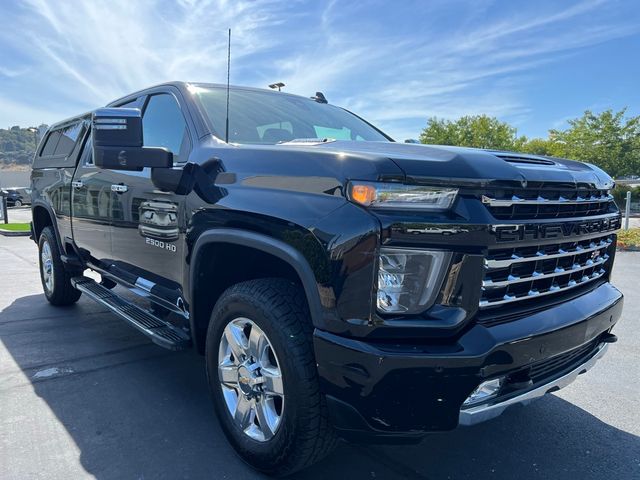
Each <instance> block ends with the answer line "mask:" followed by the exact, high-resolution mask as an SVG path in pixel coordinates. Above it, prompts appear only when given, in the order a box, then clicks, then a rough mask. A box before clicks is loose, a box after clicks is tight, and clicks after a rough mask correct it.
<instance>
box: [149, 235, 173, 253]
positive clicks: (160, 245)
mask: <svg viewBox="0 0 640 480" xmlns="http://www.w3.org/2000/svg"><path fill="white" fill-rule="evenodd" d="M144 242H145V243H146V244H147V245H153V246H154V247H158V248H163V249H165V250H168V251H169V252H175V251H176V250H177V248H176V246H175V245H174V244H173V243H168V242H163V241H161V240H156V239H154V238H149V237H145V238H144Z"/></svg>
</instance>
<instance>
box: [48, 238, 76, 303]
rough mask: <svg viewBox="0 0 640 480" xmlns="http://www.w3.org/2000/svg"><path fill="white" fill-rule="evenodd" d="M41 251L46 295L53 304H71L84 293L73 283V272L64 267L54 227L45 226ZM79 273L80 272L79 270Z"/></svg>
mask: <svg viewBox="0 0 640 480" xmlns="http://www.w3.org/2000/svg"><path fill="white" fill-rule="evenodd" d="M38 247H39V251H40V255H39V259H40V280H41V281H42V288H43V289H44V295H45V297H47V300H48V301H49V303H51V304H52V305H71V304H72V303H75V302H77V301H78V299H79V298H80V295H82V293H81V292H80V291H79V290H76V289H75V288H74V287H73V285H72V284H71V278H72V277H73V274H72V273H70V272H68V271H67V270H66V269H65V268H64V264H63V263H62V260H61V259H60V250H59V248H58V242H57V240H56V236H55V232H54V231H53V228H52V227H45V228H43V229H42V233H41V234H40V240H39V241H38ZM78 274H79V272H78Z"/></svg>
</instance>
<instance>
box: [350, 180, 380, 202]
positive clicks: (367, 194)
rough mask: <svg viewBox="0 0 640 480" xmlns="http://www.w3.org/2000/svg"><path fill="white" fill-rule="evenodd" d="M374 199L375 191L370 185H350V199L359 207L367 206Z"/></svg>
mask: <svg viewBox="0 0 640 480" xmlns="http://www.w3.org/2000/svg"><path fill="white" fill-rule="evenodd" d="M375 198H376V189H375V188H374V187H373V186H372V185H358V184H357V183H355V184H352V185H351V199H352V200H353V201H355V202H358V203H359V204H361V205H364V206H365V207H366V206H369V205H371V204H372V203H373V201H374V200H375Z"/></svg>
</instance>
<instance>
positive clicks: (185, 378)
mask: <svg viewBox="0 0 640 480" xmlns="http://www.w3.org/2000/svg"><path fill="white" fill-rule="evenodd" d="M0 266H1V268H2V275H1V276H0V478H1V479H3V480H28V479H47V480H56V479H60V480H68V479H74V480H79V479H86V478H98V479H114V480H115V479H117V480H122V479H131V480H137V479H147V480H149V479H170V480H175V479H183V478H184V479H187V478H188V479H250V478H263V477H262V476H260V475H258V474H256V473H255V472H254V471H253V470H251V469H250V468H248V467H247V466H245V465H244V464H243V463H242V462H241V461H240V460H239V459H238V458H237V457H236V456H235V455H234V453H233V451H232V450H231V448H230V447H229V446H228V445H227V443H226V441H225V439H224V437H223V435H222V432H221V431H220V428H219V427H218V424H217V421H216V419H215V414H214V412H213V409H212V405H211V402H210V399H209V394H208V391H207V385H206V379H205V374H204V362H203V359H202V358H201V357H199V356H198V355H196V354H195V353H192V352H182V353H172V352H169V351H166V350H163V349H161V348H160V347H157V346H155V345H153V344H151V343H150V342H149V341H148V340H147V339H146V338H145V337H144V336H142V335H140V334H138V333H137V332H136V331H134V330H133V329H132V328H130V327H128V326H127V325H126V324H125V323H124V322H122V321H121V320H119V319H117V318H116V317H115V316H113V315H112V314H110V313H108V312H106V311H105V310H104V309H103V308H102V307H100V306H98V305H97V304H95V303H94V302H92V301H91V300H88V299H86V298H82V299H81V300H80V301H79V302H78V304H77V305H75V306H72V307H68V308H54V307H52V306H50V305H49V304H48V303H47V302H46V300H45V299H44V296H43V295H42V290H41V286H40V281H39V277H38V270H37V251H36V246H35V244H34V243H33V242H32V241H30V240H28V239H26V238H5V237H0ZM639 272H640V253H626V252H620V253H618V254H617V264H616V267H615V272H614V280H615V283H616V285H617V286H618V287H619V288H621V289H622V290H623V292H625V293H626V295H627V297H626V306H625V311H624V318H623V319H622V320H621V322H620V324H619V325H618V326H617V327H616V329H615V333H616V334H617V335H618V336H619V337H620V341H619V342H618V343H617V344H615V345H612V347H611V348H610V349H609V353H608V354H607V356H605V358H604V359H603V360H601V361H600V362H599V363H598V364H597V365H596V367H595V368H594V369H593V370H591V371H590V372H589V373H587V374H586V375H584V376H581V377H580V378H579V379H578V380H577V381H576V382H575V383H574V384H573V385H571V386H569V387H567V388H566V389H565V390H562V391H561V392H559V393H557V394H554V395H548V396H547V397H545V398H543V399H542V400H540V401H538V402H536V403H534V404H532V405H530V406H529V407H527V408H516V409H513V410H512V411H508V412H506V413H505V414H504V415H503V416H502V417H500V418H498V419H496V420H493V421H491V422H489V423H485V424H483V425H478V426H475V427H471V428H462V429H458V430H456V431H453V432H449V433H443V434H436V435H432V436H429V437H427V438H426V439H425V440H424V441H423V442H422V443H421V444H419V445H413V446H360V445H349V444H346V443H342V444H340V445H339V447H338V449H337V450H336V451H335V452H334V453H333V454H332V455H331V456H330V457H328V458H327V459H325V460H324V461H322V462H321V463H319V464H318V465H316V466H315V467H312V468H311V469H309V470H308V471H305V472H302V473H300V474H298V475H296V476H294V478H296V479H323V480H325V479H327V478H332V479H336V480H337V479H343V478H348V479H350V480H358V479H374V478H377V479H401V478H409V479H474V480H475V479H483V478H491V479H513V478H517V479H518V480H529V479H532V480H533V479H547V478H549V479H551V478H553V479H571V480H574V479H581V480H590V479H593V480H596V479H597V480H601V479H608V478H612V479H613V478H615V479H634V478H635V479H637V478H640V328H639V325H638V318H640V295H639V294H638V293H637V292H638V280H640V273H639ZM400 394H401V392H400Z"/></svg>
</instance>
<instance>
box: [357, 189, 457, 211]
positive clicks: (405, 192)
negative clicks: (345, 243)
mask: <svg viewBox="0 0 640 480" xmlns="http://www.w3.org/2000/svg"><path fill="white" fill-rule="evenodd" d="M348 192H349V200H351V201H353V202H356V203H359V204H360V205H364V206H365V207H374V208H399V209H403V208H417V209H423V210H431V211H435V212H442V211H445V210H448V209H449V208H451V205H453V201H454V200H455V199H456V195H457V194H458V189H457V188H443V187H425V186H422V185H404V184H402V183H375V182H359V181H356V182H352V183H351V184H350V185H349V188H348Z"/></svg>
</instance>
